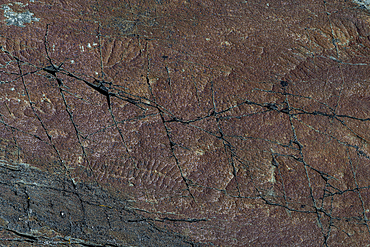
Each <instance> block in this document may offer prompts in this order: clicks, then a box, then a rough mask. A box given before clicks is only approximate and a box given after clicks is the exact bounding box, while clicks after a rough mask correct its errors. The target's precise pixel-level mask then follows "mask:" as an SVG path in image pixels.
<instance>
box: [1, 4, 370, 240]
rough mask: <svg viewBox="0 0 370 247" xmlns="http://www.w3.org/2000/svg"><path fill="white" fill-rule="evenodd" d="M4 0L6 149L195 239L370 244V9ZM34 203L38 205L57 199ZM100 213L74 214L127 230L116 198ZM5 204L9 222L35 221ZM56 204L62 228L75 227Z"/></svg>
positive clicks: (8, 158) (107, 232)
mask: <svg viewBox="0 0 370 247" xmlns="http://www.w3.org/2000/svg"><path fill="white" fill-rule="evenodd" d="M2 8H3V12H4V18H3V20H2V24H1V26H0V34H1V36H0V37H1V39H0V45H1V46H2V52H1V53H0V63H1V66H2V67H1V72H0V76H1V77H0V80H1V85H0V90H1V91H0V92H1V94H0V96H1V97H0V102H1V103H0V106H1V107H0V114H1V115H0V116H1V119H0V121H1V122H0V123H1V131H0V135H1V136H0V137H1V139H0V141H1V142H0V144H1V149H0V151H1V153H0V154H1V159H3V160H4V162H5V163H6V164H18V163H26V164H29V165H30V166H32V167H36V168H38V169H40V170H41V171H42V172H47V173H45V174H49V175H48V176H51V177H52V178H53V179H55V180H57V179H65V180H66V181H69V183H70V184H71V185H70V186H72V184H74V186H77V187H78V186H82V187H84V186H85V187H86V188H87V189H84V190H80V191H79V192H78V193H77V192H76V193H77V194H78V195H79V196H86V197H89V196H90V197H91V196H92V195H93V194H94V193H95V192H94V190H93V189H91V188H92V187H91V186H93V187H94V186H97V187H96V188H99V190H100V189H101V190H104V191H105V190H108V191H109V193H110V194H109V196H110V197H112V198H114V200H117V201H119V202H120V203H123V202H125V203H130V206H129V207H130V210H133V211H135V212H136V213H137V214H138V215H139V214H140V218H139V219H138V220H136V221H145V222H150V223H153V225H155V227H158V229H167V230H168V231H170V232H172V233H171V234H175V233H176V234H178V235H176V236H175V237H178V236H181V238H180V240H178V241H184V242H182V243H184V245H185V244H195V243H197V244H198V243H199V244H205V245H216V246H259V245H263V246H276V245H280V246H293V245H296V246H320V245H323V246H357V245H358V246H364V245H365V244H367V243H368V241H369V236H370V234H369V233H370V230H369V226H368V218H367V217H368V215H369V212H370V211H369V210H370V206H369V203H370V202H369V200H370V197H369V179H368V177H369V176H368V171H367V164H368V161H369V158H370V150H369V147H368V139H369V134H368V129H369V119H370V118H369V109H370V108H369V107H370V105H369V103H368V99H369V97H370V96H369V89H368V88H369V86H368V85H369V79H368V77H369V73H368V66H369V58H370V57H369V55H368V50H369V46H370V43H369V37H370V36H369V35H370V34H369V27H368V26H369V17H368V12H367V10H366V8H365V7H363V6H362V7H361V5H357V4H356V3H352V2H350V1H300V2H284V1H273V2H270V1H262V2H261V1H240V2H235V1H195V2H194V1H146V2H140V1H134V2H131V1H130V2H123V1H101V2H99V1H93V2H91V1H82V0H81V1H70V2H68V1H67V2H66V1H53V2H38V1H36V2H29V3H28V4H27V3H26V2H24V3H23V4H19V3H13V4H10V3H4V5H2ZM11 13H13V14H11ZM20 13H22V14H20ZM32 14H33V15H32ZM15 17H17V18H15ZM11 18H13V19H11ZM27 18H28V19H27ZM45 48H46V49H45ZM49 58H50V59H49ZM51 63H52V64H53V65H54V67H53V65H52V64H51ZM48 66H49V67H48ZM50 66H51V67H50ZM5 163H4V164H5ZM7 167H8V166H7ZM14 176H18V177H19V179H21V177H22V175H14ZM45 177H47V175H45ZM8 179H10V178H8ZM4 181H5V182H4V183H5V184H6V185H7V186H10V187H11V186H13V185H14V183H13V182H12V181H7V180H6V179H4ZM6 181H7V182H6ZM58 184H59V183H58ZM24 186H25V188H28V187H27V186H30V185H24ZM77 187H75V188H74V189H75V190H77V189H76V188H77ZM85 187H84V188H85ZM94 188H95V187H94ZM38 193H39V194H40V193H41V192H38ZM48 193H49V192H48ZM40 195H41V194H40ZM40 195H37V194H35V197H36V198H33V197H30V198H29V199H28V198H27V200H28V201H30V202H32V201H35V200H39V199H38V198H37V197H39V196H40ZM49 196H50V195H49ZM53 196H54V197H55V198H59V197H58V196H61V195H53ZM104 197H108V194H104ZM104 197H102V198H104ZM4 198H8V197H4ZM4 200H5V199H4ZM6 200H9V201H11V199H6ZM27 200H26V201H27ZM56 201H58V199H56ZM40 203H41V202H40ZM41 204H42V203H41ZM72 204H74V203H73V202H72V201H71V205H72ZM30 205H31V206H29V207H28V208H27V210H28V211H27V210H26V211H25V212H26V216H27V217H36V216H37V215H41V212H42V210H46V209H45V208H44V209H43V208H42V207H41V206H40V207H37V208H33V207H35V206H32V203H31V204H30ZM109 207H112V208H116V207H115V206H109ZM31 209H32V210H33V214H32V213H31V212H30V211H29V210H31ZM110 209H111V208H110ZM35 210H36V211H35ZM37 210H39V211H37ZM66 210H68V209H66ZM94 210H95V211H96V212H95V214H96V215H97V220H96V221H94V222H90V221H88V220H87V219H90V218H89V217H87V216H86V215H83V214H82V215H80V216H79V217H81V222H82V223H81V224H80V225H81V227H80V228H79V229H80V231H81V232H80V233H78V234H80V235H78V236H75V237H76V238H81V239H83V237H81V236H83V235H84V234H85V237H84V238H85V239H84V241H95V238H94V237H92V236H96V235H94V234H96V232H94V231H91V230H88V229H89V227H90V228H91V226H97V225H101V227H102V229H103V230H102V231H104V236H108V237H107V239H111V240H112V239H113V240H112V241H113V242H111V243H112V244H116V245H120V244H122V243H123V242H122V239H121V238H120V237H117V236H118V235H120V234H122V232H120V231H115V230H111V229H110V226H109V222H110V221H109V219H106V218H104V217H103V216H102V215H103V214H106V213H107V211H104V209H102V208H100V211H99V210H96V209H92V211H94ZM106 210H108V209H106ZM108 211H109V210H108ZM0 212H1V211H0ZM76 214H77V213H76ZM92 214H93V213H92ZM42 215H44V214H42ZM0 216H1V218H2V219H3V221H4V222H3V223H1V225H2V228H1V229H2V233H3V234H5V232H6V234H9V232H11V231H12V230H14V231H15V230H16V231H17V232H16V233H17V234H18V235H19V234H20V233H24V234H31V233H32V229H34V228H33V226H32V225H28V228H27V227H25V228H24V229H15V228H14V227H13V225H11V224H10V223H6V222H11V220H10V218H9V217H8V213H7V212H4V210H3V212H2V213H1V214H0ZM47 217H50V216H45V220H44V221H45V222H49V223H47V224H49V226H48V227H49V228H51V229H52V231H55V232H58V234H64V235H65V236H67V235H73V234H74V233H73V232H71V231H69V232H68V231H66V230H65V229H64V228H63V227H62V226H60V227H56V226H55V224H54V223H53V224H52V223H50V220H47ZM99 217H102V218H99ZM28 220H29V221H32V220H31V219H28ZM134 221H135V220H134ZM134 221H130V220H124V221H122V222H126V223H127V222H134ZM122 222H121V223H120V224H123V223H122ZM45 224H46V223H45ZM4 229H6V230H4ZM37 229H39V228H37ZM43 229H44V228H43ZM63 229H64V230H63ZM12 233H14V232H12ZM45 234H46V233H45ZM48 234H49V233H47V234H46V235H45V236H48V238H50V236H49V235H48ZM155 234H160V233H155ZM155 234H154V235H155ZM154 235H153V236H154ZM109 236H110V238H109ZM166 236H167V235H166ZM171 236H172V235H171ZM23 237H25V236H23ZM3 238H4V239H5V238H8V237H7V236H5V235H4V237H3ZM166 238H167V237H166ZM168 238H170V237H168ZM176 239H178V238H176ZM4 241H5V240H4ZM33 241H39V243H41V242H40V241H41V240H40V238H39V236H37V239H33ZM114 241H115V242H114ZM120 241H121V242H120ZM136 241H139V240H137V239H136V240H135V239H133V240H132V241H130V244H133V245H142V244H141V243H139V242H136ZM153 241H154V240H153ZM155 241H157V240H155ZM168 241H171V240H168ZM176 241H177V240H176ZM5 242H6V241H5ZM5 242H4V243H5ZM149 242H150V241H149ZM156 243H157V242H156ZM179 243H180V242H178V243H175V242H173V245H178V244H179ZM77 244H78V243H77ZM99 244H102V243H101V242H99ZM153 244H154V242H153ZM157 244H158V243H157ZM163 244H164V243H163Z"/></svg>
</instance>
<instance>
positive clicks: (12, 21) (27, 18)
mask: <svg viewBox="0 0 370 247" xmlns="http://www.w3.org/2000/svg"><path fill="white" fill-rule="evenodd" d="M15 4H17V5H20V3H15ZM12 5H13V4H12V3H9V4H3V5H1V7H2V9H3V10H4V17H5V18H6V19H5V22H6V24H7V25H15V26H19V27H24V23H31V22H32V21H39V20H40V18H36V17H34V16H33V13H31V12H30V11H29V10H26V11H24V12H21V13H19V12H15V11H13V9H12V8H10V7H9V6H12ZM24 6H25V5H23V4H22V5H21V6H20V7H24Z"/></svg>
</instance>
